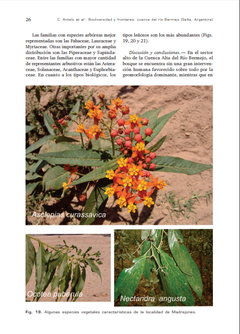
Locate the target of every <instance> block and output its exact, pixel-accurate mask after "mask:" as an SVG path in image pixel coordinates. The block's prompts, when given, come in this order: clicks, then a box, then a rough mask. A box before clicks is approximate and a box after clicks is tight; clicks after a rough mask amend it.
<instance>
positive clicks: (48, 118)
mask: <svg viewBox="0 0 240 334" xmlns="http://www.w3.org/2000/svg"><path fill="white" fill-rule="evenodd" d="M43 120H44V124H45V126H46V128H47V129H48V132H49V133H50V135H53V136H54V135H55V131H54V129H53V127H52V126H53V124H55V122H54V120H53V119H52V117H51V116H49V115H47V114H46V113H45V112H43Z"/></svg>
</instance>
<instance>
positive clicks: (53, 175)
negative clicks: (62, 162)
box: [43, 166, 70, 191]
mask: <svg viewBox="0 0 240 334" xmlns="http://www.w3.org/2000/svg"><path fill="white" fill-rule="evenodd" d="M69 175H70V173H69V172H68V171H65V170H64V168H62V167H60V166H55V167H53V168H50V169H48V170H47V172H46V173H45V174H44V176H43V183H44V188H45V190H46V191H47V190H50V189H54V190H58V189H61V188H62V184H63V182H67V177H68V176H69Z"/></svg>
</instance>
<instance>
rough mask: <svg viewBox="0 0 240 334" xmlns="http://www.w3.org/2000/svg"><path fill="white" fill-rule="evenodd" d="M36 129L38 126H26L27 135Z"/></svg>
mask: <svg viewBox="0 0 240 334" xmlns="http://www.w3.org/2000/svg"><path fill="white" fill-rule="evenodd" d="M35 128H36V126H31V125H26V133H28V132H30V131H32V130H33V129H35Z"/></svg>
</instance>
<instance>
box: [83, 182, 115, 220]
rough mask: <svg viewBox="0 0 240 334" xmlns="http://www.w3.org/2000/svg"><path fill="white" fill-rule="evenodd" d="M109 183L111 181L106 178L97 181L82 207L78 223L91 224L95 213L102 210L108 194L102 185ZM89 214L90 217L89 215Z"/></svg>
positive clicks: (94, 218)
mask: <svg viewBox="0 0 240 334" xmlns="http://www.w3.org/2000/svg"><path fill="white" fill-rule="evenodd" d="M111 183H112V181H111V180H109V179H107V178H104V179H100V180H99V181H98V182H97V184H96V185H95V187H94V188H93V190H92V192H91V194H90V196H89V198H88V200H87V202H86V205H85V207H84V210H83V217H82V219H81V221H80V225H90V224H92V223H93V222H94V221H95V220H96V215H97V213H98V212H100V213H102V212H103V210H104V208H105V206H106V204H107V201H108V195H106V194H105V192H106V190H105V188H104V187H106V186H108V185H109V184H111ZM90 214H91V216H92V217H89V215H90Z"/></svg>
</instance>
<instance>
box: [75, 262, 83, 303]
mask: <svg viewBox="0 0 240 334" xmlns="http://www.w3.org/2000/svg"><path fill="white" fill-rule="evenodd" d="M79 273H80V275H79V277H78V281H77V284H76V286H75V297H74V299H73V301H74V302H75V301H76V300H77V298H78V297H79V296H80V293H81V292H82V290H83V288H84V284H85V280H86V270H85V268H83V270H82V273H81V272H80V270H79Z"/></svg>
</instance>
